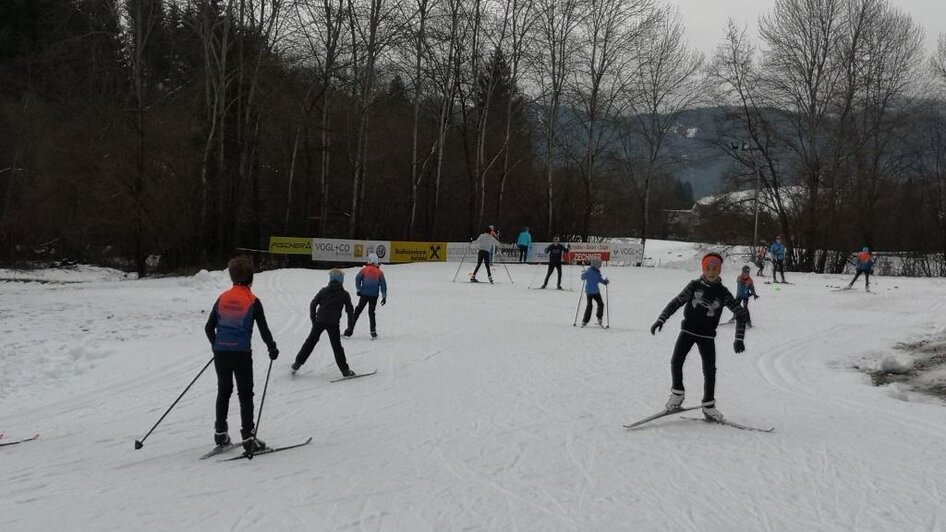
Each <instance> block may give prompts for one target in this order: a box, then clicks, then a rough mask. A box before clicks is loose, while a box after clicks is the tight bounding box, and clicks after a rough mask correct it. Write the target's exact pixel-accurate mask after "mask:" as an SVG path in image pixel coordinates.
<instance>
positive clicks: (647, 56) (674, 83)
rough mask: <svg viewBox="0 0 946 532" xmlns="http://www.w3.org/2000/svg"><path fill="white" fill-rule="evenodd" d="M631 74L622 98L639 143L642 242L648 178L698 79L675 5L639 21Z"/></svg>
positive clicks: (694, 96) (697, 62)
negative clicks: (641, 23)
mask: <svg viewBox="0 0 946 532" xmlns="http://www.w3.org/2000/svg"><path fill="white" fill-rule="evenodd" d="M643 29H644V34H643V35H642V36H641V38H640V39H639V41H640V43H639V45H638V46H637V54H636V57H635V62H636V68H635V69H634V71H633V72H632V73H631V75H630V79H629V82H628V87H627V92H628V94H627V99H628V102H629V104H630V108H631V110H632V117H633V126H634V130H635V131H636V133H637V135H636V136H637V137H638V138H639V139H640V143H641V147H642V148H643V150H642V151H643V157H642V161H643V165H644V169H643V170H642V171H641V172H640V173H641V175H642V179H643V202H642V203H643V212H642V215H643V221H642V230H641V245H642V246H645V247H646V245H647V236H648V234H649V223H650V198H651V190H652V188H653V183H652V182H653V180H654V178H655V177H656V176H658V175H660V174H661V172H660V170H661V168H660V166H661V163H662V162H663V160H664V158H665V154H666V140H667V137H668V136H669V135H670V134H671V132H672V131H673V129H674V128H675V127H677V126H678V122H679V118H680V115H681V113H683V112H684V111H686V110H689V109H692V108H693V107H695V106H696V104H697V103H698V102H699V98H700V95H701V91H702V88H703V85H702V84H701V79H700V76H699V71H700V69H701V67H702V65H703V55H702V54H701V53H699V52H695V51H692V50H690V49H689V48H688V47H687V43H686V40H685V33H686V30H685V29H684V26H683V23H682V21H681V18H680V13H679V12H678V11H676V10H675V9H671V8H668V9H665V10H663V11H662V12H661V13H659V16H658V17H657V18H656V20H655V21H654V23H652V24H648V25H646V26H643Z"/></svg>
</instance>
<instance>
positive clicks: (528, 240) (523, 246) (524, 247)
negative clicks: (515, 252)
mask: <svg viewBox="0 0 946 532" xmlns="http://www.w3.org/2000/svg"><path fill="white" fill-rule="evenodd" d="M516 246H517V247H518V248H519V263H520V264H523V263H525V262H526V259H528V258H529V248H530V247H532V235H530V234H529V228H528V227H526V228H525V229H523V230H522V232H521V233H519V238H518V239H516Z"/></svg>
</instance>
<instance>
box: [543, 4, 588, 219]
mask: <svg viewBox="0 0 946 532" xmlns="http://www.w3.org/2000/svg"><path fill="white" fill-rule="evenodd" d="M536 7H537V10H538V13H537V15H538V20H537V22H536V25H535V31H536V35H535V37H534V39H535V40H536V46H537V47H538V50H537V52H536V55H535V57H534V63H533V65H532V67H533V71H534V75H535V77H536V80H535V81H536V84H537V85H538V89H539V95H538V97H537V98H536V100H537V102H538V103H539V105H541V113H542V120H541V127H542V130H543V131H542V133H543V136H544V137H545V138H544V141H545V142H544V148H545V149H544V152H545V153H544V156H545V175H546V186H547V189H546V205H547V207H548V220H547V224H548V225H547V227H548V231H549V234H555V232H556V226H555V223H554V222H555V218H554V213H553V198H554V194H553V177H554V175H555V166H556V164H558V160H557V157H556V152H557V149H556V148H557V147H556V135H557V133H558V119H559V113H560V112H561V106H562V96H563V94H564V92H565V87H566V85H565V84H566V81H567V79H568V74H569V72H570V71H571V70H572V68H573V67H574V61H575V39H576V31H577V28H578V25H579V23H580V22H581V19H582V17H583V16H584V12H583V9H584V0H537V1H536Z"/></svg>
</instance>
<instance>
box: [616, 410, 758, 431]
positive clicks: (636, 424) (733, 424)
mask: <svg viewBox="0 0 946 532" xmlns="http://www.w3.org/2000/svg"><path fill="white" fill-rule="evenodd" d="M697 408H702V407H701V406H687V407H683V408H677V409H674V410H661V411H660V412H657V413H656V414H653V415H650V416H647V417H645V418H644V419H640V420H638V421H635V422H633V423H630V424H628V425H624V428H626V429H633V428H636V427H639V426H641V425H643V424H644V423H649V422H651V421H653V420H655V419H660V418H662V417H664V416H670V415H673V414H680V413H682V412H687V411H690V410H696V409H697ZM682 419H685V420H687V421H705V422H707V423H715V424H717V425H726V426H727V427H733V428H735V429H740V430H749V431H753V432H772V431H774V430H775V427H769V428H760V427H750V426H748V425H743V424H741V423H736V422H734V421H729V420H728V419H726V418H723V419H721V420H718V421H714V420H711V419H706V418H695V417H683V418H682Z"/></svg>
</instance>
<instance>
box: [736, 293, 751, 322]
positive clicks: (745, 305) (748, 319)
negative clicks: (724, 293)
mask: <svg viewBox="0 0 946 532" xmlns="http://www.w3.org/2000/svg"><path fill="white" fill-rule="evenodd" d="M739 303H740V304H741V305H742V308H743V309H744V310H745V311H746V323H748V324H749V325H752V316H750V315H749V298H748V297H747V298H745V299H740V300H739ZM734 317H735V316H734Z"/></svg>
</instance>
